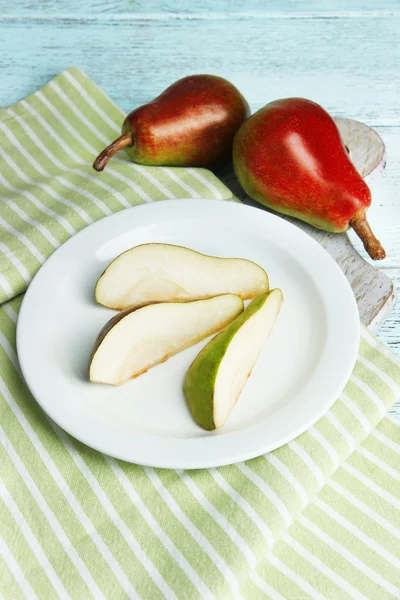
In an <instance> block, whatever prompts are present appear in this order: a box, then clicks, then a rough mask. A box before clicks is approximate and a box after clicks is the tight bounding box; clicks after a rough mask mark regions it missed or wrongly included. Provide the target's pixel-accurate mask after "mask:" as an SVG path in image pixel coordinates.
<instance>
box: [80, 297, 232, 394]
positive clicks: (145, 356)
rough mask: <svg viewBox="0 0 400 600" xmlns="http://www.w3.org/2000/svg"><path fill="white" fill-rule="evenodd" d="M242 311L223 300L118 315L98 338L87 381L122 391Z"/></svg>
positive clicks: (148, 307)
mask: <svg viewBox="0 0 400 600" xmlns="http://www.w3.org/2000/svg"><path fill="white" fill-rule="evenodd" d="M243 308H244V305H243V300H242V299H241V298H239V296H235V295H233V294H226V295H223V296H217V297H215V298H209V299H207V300H197V301H193V302H186V303H175V302H160V303H157V304H151V305H146V306H142V307H140V308H136V309H135V308H129V309H128V310H126V311H123V312H120V313H118V314H117V315H115V316H114V317H113V318H112V319H110V321H109V322H108V323H107V324H106V325H105V326H104V327H103V329H102V330H101V332H100V333H99V335H98V338H97V340H96V343H95V345H94V348H93V352H92V356H91V358H90V362H89V379H90V381H93V382H95V383H108V384H110V385H120V384H122V383H124V382H125V381H127V380H128V379H132V378H134V377H137V376H138V375H140V374H142V373H145V372H146V371H147V370H148V369H149V368H150V367H152V366H154V365H156V364H158V363H161V362H164V361H165V360H167V358H169V357H170V356H173V355H174V354H177V353H178V352H180V351H181V350H185V349H186V348H189V346H193V345H194V344H197V342H199V341H200V340H203V339H204V338H206V337H207V336H209V335H211V334H212V333H215V332H216V331H219V330H220V329H222V328H223V327H225V326H226V325H228V323H230V322H231V321H233V319H235V318H236V317H237V316H238V315H239V314H240V313H241V312H242V311H243Z"/></svg>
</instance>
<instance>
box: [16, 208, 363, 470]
mask: <svg viewBox="0 0 400 600" xmlns="http://www.w3.org/2000/svg"><path fill="white" fill-rule="evenodd" d="M147 242H165V243H169V244H177V245H182V246H186V247H188V248H192V249H194V250H198V251H199V252H203V253H205V254H211V255H215V256H223V257H242V258H248V259H250V260H253V261H255V262H256V263H258V264H260V265H261V266H262V267H263V268H264V269H265V270H266V271H267V273H268V275H269V278H270V285H271V288H272V287H280V288H281V289H282V291H283V294H284V298H285V301H284V305H283V307H282V310H281V313H280V315H279V317H278V320H277V322H276V324H275V327H274V329H273V331H272V334H271V336H270V338H269V339H268V341H267V344H266V346H265V348H264V350H263V352H262V354H261V356H260V358H259V360H258V362H257V364H256V366H255V368H254V369H253V372H252V374H251V376H250V378H249V379H248V382H247V383H246V386H245V388H244V389H243V391H242V393H241V395H240V397H239V400H238V402H237V403H236V406H235V407H234V409H233V411H232V413H231V415H230V417H229V419H228V421H227V423H226V424H225V426H224V427H222V428H221V429H219V430H217V431H213V432H207V431H204V430H202V429H201V428H200V427H198V426H197V425H196V424H195V423H194V421H193V420H192V418H191V415H190V413H189V411H188V408H187V406H186V403H185V398H184V395H183V392H182V383H183V379H184V376H185V373H186V371H187V369H188V367H189V365H190V364H191V362H192V360H193V359H194V358H195V356H196V355H197V353H198V352H199V350H200V349H201V348H202V347H203V345H204V344H205V343H206V341H208V340H206V341H203V342H201V343H199V344H197V345H196V346H193V347H192V348H189V349H188V350H185V351H184V352H181V353H180V354H177V355H176V356H174V357H172V358H170V359H169V360H167V361H166V362H165V363H163V364H161V365H158V366H156V367H153V368H152V369H150V370H149V371H148V372H147V373H145V374H144V375H141V376H140V377H138V378H137V379H134V380H132V381H129V382H128V383H126V384H124V385H123V386H120V387H111V386H107V385H101V384H93V383H90V382H89V381H88V377H87V371H88V360H89V356H90V353H91V350H92V347H93V344H94V341H95V339H96V336H97V334H98V332H99V331H100V329H101V328H102V327H103V325H104V324H105V323H106V322H107V321H108V320H109V319H110V317H111V316H112V315H113V314H114V311H112V310H110V309H107V308H105V307H102V306H100V305H98V304H96V302H95V301H94V297H93V292H94V287H95V283H96V281H97V279H98V277H99V276H100V275H101V273H102V272H103V270H104V269H105V267H106V266H107V265H108V264H109V263H110V261H111V260H113V259H114V258H115V257H116V256H118V255H119V254H120V253H121V252H123V251H124V250H126V249H128V248H131V247H132V246H135V245H138V244H144V243H147ZM358 341H359V318H358V311H357V306H356V302H355V299H354V296H353V293H352V290H351V288H350V286H349V284H348V282H347V280H346V278H345V276H344V275H343V273H342V271H341V270H340V268H339V267H338V266H337V264H336V263H335V261H334V260H333V259H332V258H331V257H330V255H329V254H328V253H327V252H326V251H325V250H323V248H322V247H321V246H320V245H319V244H318V243H317V242H315V241H314V240H313V239H311V237H309V236H308V235H306V234H305V233H303V232H302V231H301V230H300V229H298V228H297V227H295V226H294V225H291V224H290V223H288V222H287V221H284V220H283V219H281V218H279V217H277V216H274V215H272V214H270V213H267V212H265V211H263V210H260V209H257V208H252V207H249V206H244V205H242V204H237V203H234V202H226V201H215V200H201V201H200V200H199V201H198V200H171V201H166V202H158V203H154V204H147V205H142V206H139V207H135V208H132V209H128V210H124V211H123V212H120V213H117V214H115V215H112V216H110V217H107V218H104V219H102V220H101V221H99V222H97V223H95V224H93V225H91V226H90V227H87V228H86V229H84V230H83V231H82V232H80V233H79V234H78V235H76V236H74V237H73V238H71V239H70V240H69V241H68V242H66V243H65V244H64V245H63V246H62V247H61V248H59V249H58V250H57V251H56V252H55V253H54V254H53V255H52V256H51V258H50V259H49V260H48V261H47V262H46V263H45V264H44V266H43V267H42V268H41V269H40V271H39V273H38V274H37V275H36V277H35V278H34V280H33V282H32V283H31V285H30V287H29V289H28V292H27V293H26V295H25V298H24V301H23V304H22V308H21V312H20V316H19V321H18V330H17V345H18V356H19V360H20V364H21V368H22V372H23V375H24V377H25V380H26V382H27V385H28V386H29V388H30V390H31V392H32V393H33V395H34V396H35V398H36V400H37V401H38V402H39V404H40V405H41V406H42V408H43V409H44V410H45V411H46V413H47V414H48V415H49V416H50V417H51V418H52V419H53V420H54V421H55V422H56V423H57V424H58V425H60V427H62V428H63V429H64V430H65V431H67V432H68V433H70V434H71V435H72V436H74V437H76V438H77V439H78V440H80V441H82V442H84V443H85V444H87V445H88V446H91V447H93V448H95V449H97V450H100V451H101V452H104V453H106V454H110V455H112V456H114V457H117V458H121V459H124V460H127V461H129V462H134V463H139V464H143V465H151V466H157V467H170V468H181V469H190V468H202V467H215V466H220V465H225V464H229V463H234V462H238V461H241V460H244V459H248V458H252V457H255V456H258V455H260V454H263V453H264V452H267V451H269V450H273V449H274V448H277V447H279V446H281V445H282V444H284V443H285V442H288V441H289V440H291V439H293V438H294V437H296V436H297V435H299V434H300V433H302V432H303V431H304V430H306V429H307V428H308V427H310V426H311V425H312V424H313V423H314V422H315V421H316V420H317V419H318V418H319V417H320V416H321V415H323V414H324V413H325V412H326V411H327V410H328V409H329V407H330V406H331V405H332V403H333V402H334V401H335V399H336V398H337V396H338V395H339V394H340V392H341V391H342V389H343V387H344V386H345V384H346V382H347V380H348V378H349V376H350V374H351V371H352V369H353V366H354V363H355V360H356V355H357V348H358Z"/></svg>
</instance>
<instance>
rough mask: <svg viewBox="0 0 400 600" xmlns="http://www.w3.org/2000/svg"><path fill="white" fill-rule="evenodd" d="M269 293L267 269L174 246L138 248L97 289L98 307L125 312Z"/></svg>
mask: <svg viewBox="0 0 400 600" xmlns="http://www.w3.org/2000/svg"><path fill="white" fill-rule="evenodd" d="M268 289H269V285H268V276H267V274H266V272H265V271H264V269H262V268H261V267H260V266H259V265H257V264H255V263H254V262H252V261H250V260H246V259H243V258H217V257H214V256H207V255H205V254H201V253H200V252H196V251H195V250H190V249H189V248H184V247H183V246H174V245H170V244H161V243H150V244H142V245H140V246H135V247H134V248H131V249H130V250H127V251H126V252H123V253H122V254H120V255H119V256H118V257H117V258H115V259H114V260H113V261H112V262H111V263H110V265H109V266H108V267H107V269H106V270H105V271H104V273H103V274H102V275H101V277H100V278H99V280H98V281H97V284H96V290H95V297H96V300H97V302H99V303H100V304H103V305H104V306H108V307H109V308H114V309H117V310H123V309H125V308H128V307H131V306H138V305H141V304H143V303H144V302H187V301H189V300H200V299H203V298H212V297H213V296H219V295H220V294H236V295H238V296H240V297H241V298H242V300H250V299H252V298H255V297H256V296H258V295H259V294H263V293H265V292H267V291H268Z"/></svg>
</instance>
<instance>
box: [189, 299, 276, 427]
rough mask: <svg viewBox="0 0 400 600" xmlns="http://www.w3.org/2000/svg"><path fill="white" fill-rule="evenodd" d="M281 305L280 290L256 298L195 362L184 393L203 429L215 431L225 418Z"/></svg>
mask: <svg viewBox="0 0 400 600" xmlns="http://www.w3.org/2000/svg"><path fill="white" fill-rule="evenodd" d="M282 302H283V295H282V292H281V290H279V289H274V290H272V291H270V292H269V293H267V294H263V295H261V296H259V297H258V298H256V299H255V300H253V301H252V302H251V303H250V304H249V306H248V307H247V308H246V309H245V311H244V312H243V313H242V314H241V315H239V316H238V317H236V319H235V320H234V321H233V322H232V323H231V324H230V325H228V326H227V327H226V328H225V329H224V330H223V331H221V332H220V333H219V334H218V335H216V336H215V337H214V338H213V339H212V340H210V341H209V342H208V344H206V346H204V348H203V349H202V350H201V352H200V353H199V354H198V355H197V357H196V358H195V359H194V361H193V363H192V365H191V366H190V368H189V370H188V372H187V374H186V377H185V381H184V384H183V391H184V394H185V397H186V401H187V403H188V406H189V409H190V412H191V413H192V416H193V418H194V420H195V421H196V423H197V424H198V425H200V427H202V428H203V429H207V430H209V431H210V430H213V429H217V428H218V427H222V425H224V423H225V422H226V420H227V419H228V417H229V415H230V413H231V411H232V409H233V407H234V406H235V404H236V401H237V399H238V398H239V396H240V393H241V391H242V389H243V387H244V385H245V383H246V381H247V379H248V377H249V376H250V374H251V371H252V369H253V367H254V365H255V364H256V362H257V359H258V357H259V355H260V353H261V351H262V349H263V347H264V344H265V342H266V341H267V338H268V336H269V334H270V333H271V330H272V328H273V326H274V323H275V320H276V318H277V316H278V314H279V311H280V308H281V305H282Z"/></svg>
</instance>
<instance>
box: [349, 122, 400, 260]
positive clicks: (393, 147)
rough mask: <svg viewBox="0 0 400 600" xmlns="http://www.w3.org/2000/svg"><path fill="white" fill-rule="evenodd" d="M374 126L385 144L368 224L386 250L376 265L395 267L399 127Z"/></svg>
mask: <svg viewBox="0 0 400 600" xmlns="http://www.w3.org/2000/svg"><path fill="white" fill-rule="evenodd" d="M399 114H400V113H399ZM375 130H376V131H377V132H378V133H379V135H380V136H381V137H382V139H383V141H384V143H385V146H386V168H385V171H384V173H383V175H382V177H381V178H380V179H379V180H377V181H374V182H373V183H372V184H371V190H372V198H373V200H372V206H371V208H370V210H369V212H368V215H369V220H370V222H371V226H372V227H373V229H374V231H375V233H376V235H377V237H378V238H379V239H380V240H381V242H382V244H383V245H384V247H385V249H386V252H387V258H386V259H385V260H384V261H381V262H380V263H379V265H378V266H379V268H399V267H400V234H399V226H400V127H376V128H375ZM349 237H350V239H351V241H352V243H353V244H354V247H355V248H356V249H357V251H358V252H359V253H360V254H361V256H362V257H363V258H364V259H365V260H366V261H367V262H370V263H371V264H372V263H373V261H371V260H370V258H369V257H368V255H367V254H366V252H365V250H364V248H363V246H362V244H361V242H360V241H359V239H358V238H357V236H356V235H355V234H354V232H350V233H349ZM375 265H376V263H375Z"/></svg>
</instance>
